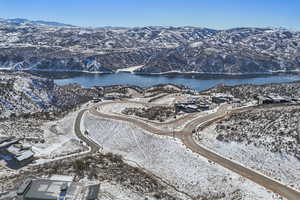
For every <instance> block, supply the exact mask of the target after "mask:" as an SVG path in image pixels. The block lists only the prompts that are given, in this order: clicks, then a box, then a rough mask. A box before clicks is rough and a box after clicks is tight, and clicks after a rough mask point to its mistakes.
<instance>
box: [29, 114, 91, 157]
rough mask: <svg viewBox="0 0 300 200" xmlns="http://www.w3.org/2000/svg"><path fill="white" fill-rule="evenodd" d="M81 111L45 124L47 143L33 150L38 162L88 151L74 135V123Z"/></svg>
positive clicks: (36, 145) (35, 146)
mask: <svg viewBox="0 0 300 200" xmlns="http://www.w3.org/2000/svg"><path fill="white" fill-rule="evenodd" d="M78 112H79V111H76V112H72V113H70V114H68V115H67V116H65V117H64V118H62V119H60V120H58V121H51V122H47V123H45V124H43V126H42V129H43V130H44V138H45V143H43V144H42V143H40V144H35V145H34V146H33V147H32V150H33V151H34V152H35V156H36V157H40V158H41V159H39V160H38V161H37V162H38V163H40V162H44V160H45V159H49V158H55V157H60V156H63V155H68V154H71V153H78V152H82V151H86V150H87V147H85V146H83V145H82V144H80V142H79V140H78V139H77V137H76V135H75V133H74V123H75V119H76V116H77V114H78Z"/></svg>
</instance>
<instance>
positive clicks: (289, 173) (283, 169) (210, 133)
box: [195, 125, 300, 190]
mask: <svg viewBox="0 0 300 200" xmlns="http://www.w3.org/2000/svg"><path fill="white" fill-rule="evenodd" d="M197 135H198V136H195V138H196V141H198V143H199V144H201V145H204V146H206V147H208V148H210V149H213V150H214V151H216V152H218V153H220V154H221V155H224V156H225V157H227V158H232V159H233V160H235V161H238V162H239V163H241V164H243V165H244V166H247V167H250V168H253V169H256V170H258V171H260V172H262V173H264V174H266V175H267V176H270V177H273V178H274V179H277V180H280V181H281V182H283V183H285V184H287V185H290V186H293V187H295V188H296V189H298V190H300V162H299V160H298V159H296V158H295V157H294V156H291V155H288V154H285V153H272V152H270V151H267V150H266V149H263V148H258V147H255V146H254V145H253V144H249V145H247V144H245V143H237V142H222V141H218V140H217V139H216V137H217V135H218V133H216V131H215V125H212V126H210V127H208V128H206V129H204V130H203V131H201V132H199V133H198V134H197Z"/></svg>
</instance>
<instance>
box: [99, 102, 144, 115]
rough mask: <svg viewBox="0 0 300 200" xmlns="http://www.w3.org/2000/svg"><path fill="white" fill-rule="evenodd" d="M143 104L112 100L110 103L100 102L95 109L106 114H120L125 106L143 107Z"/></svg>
mask: <svg viewBox="0 0 300 200" xmlns="http://www.w3.org/2000/svg"><path fill="white" fill-rule="evenodd" d="M144 107H145V106H144V105H142V104H139V103H127V102H114V103H111V104H102V105H100V106H98V107H97V110H98V111H100V112H103V113H107V114H122V111H123V110H124V109H125V108H144Z"/></svg>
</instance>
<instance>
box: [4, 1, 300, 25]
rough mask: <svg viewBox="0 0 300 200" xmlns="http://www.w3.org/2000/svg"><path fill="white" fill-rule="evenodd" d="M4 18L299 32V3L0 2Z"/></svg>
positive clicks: (96, 23)
mask: <svg viewBox="0 0 300 200" xmlns="http://www.w3.org/2000/svg"><path fill="white" fill-rule="evenodd" d="M0 18H28V19H32V20H37V19H41V20H49V21H58V22H64V23H69V24H74V25H80V26H85V27H87V26H93V27H100V26H130V27H133V26H149V25H161V26H200V27H208V28H216V29H223V28H232V27H241V26H242V27H270V26H271V27H285V28H289V29H294V30H300V1H299V0H247V1H246V0H0Z"/></svg>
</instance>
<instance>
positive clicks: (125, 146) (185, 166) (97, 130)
mask: <svg viewBox="0 0 300 200" xmlns="http://www.w3.org/2000/svg"><path fill="white" fill-rule="evenodd" d="M83 124H84V126H85V127H86V128H87V130H88V131H89V136H90V137H91V138H93V139H94V140H95V141H97V142H98V143H99V144H100V145H101V146H102V147H103V151H104V152H113V153H118V154H121V155H123V156H124V158H125V159H126V160H130V161H131V162H128V163H132V162H135V163H137V164H138V165H140V166H143V167H144V168H145V169H147V170H149V171H151V172H152V173H154V174H156V175H157V176H159V177H161V178H163V179H164V180H167V181H168V182H169V183H170V184H172V185H174V186H176V187H177V189H179V190H181V191H185V192H188V193H189V194H190V195H192V196H198V197H201V196H203V197H204V196H210V197H215V198H216V197H218V198H219V199H233V198H240V199H248V200H250V199H251V200H254V199H278V198H277V197H276V196H275V195H274V194H273V193H271V192H268V191H266V190H265V189H264V188H263V187H261V186H259V185H257V184H254V183H253V182H251V181H249V180H246V179H244V178H243V177H241V176H239V175H237V174H235V173H232V172H231V171H229V170H227V169H225V168H223V167H220V166H218V165H215V164H214V163H210V162H208V160H207V159H205V158H203V157H201V156H199V155H197V154H195V153H192V152H191V151H189V150H187V149H186V148H185V147H184V146H183V145H182V143H181V142H180V141H178V140H175V139H173V138H169V137H161V136H155V135H152V134H149V133H147V132H145V131H143V130H141V129H139V128H137V127H135V126H134V125H131V124H126V123H122V122H118V121H113V120H100V119H99V118H96V117H94V116H92V115H90V114H89V113H87V114H86V115H85V118H84V122H83ZM224 194H225V196H223V195H224ZM222 196H223V197H222ZM220 197H221V198H220Z"/></svg>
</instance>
